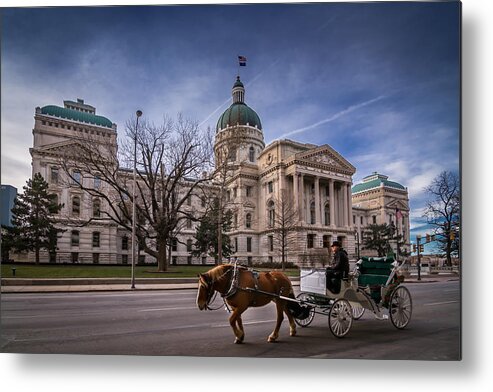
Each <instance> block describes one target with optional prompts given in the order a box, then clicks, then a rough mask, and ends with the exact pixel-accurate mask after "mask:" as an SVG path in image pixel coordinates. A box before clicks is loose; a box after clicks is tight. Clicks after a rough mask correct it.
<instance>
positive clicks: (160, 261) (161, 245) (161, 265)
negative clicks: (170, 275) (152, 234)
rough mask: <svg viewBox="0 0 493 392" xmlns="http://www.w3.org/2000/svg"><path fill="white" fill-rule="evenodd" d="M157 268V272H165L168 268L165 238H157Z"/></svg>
mask: <svg viewBox="0 0 493 392" xmlns="http://www.w3.org/2000/svg"><path fill="white" fill-rule="evenodd" d="M157 241H158V242H157V248H158V253H157V270H158V272H166V271H167V270H168V257H167V256H168V255H167V251H166V243H167V241H166V238H158V239H157Z"/></svg>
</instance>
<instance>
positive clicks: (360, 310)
mask: <svg viewBox="0 0 493 392" xmlns="http://www.w3.org/2000/svg"><path fill="white" fill-rule="evenodd" d="M351 308H352V309H353V320H359V319H360V318H361V317H363V314H364V313H365V308H364V307H363V306H361V305H360V304H358V303H355V304H354V305H351Z"/></svg>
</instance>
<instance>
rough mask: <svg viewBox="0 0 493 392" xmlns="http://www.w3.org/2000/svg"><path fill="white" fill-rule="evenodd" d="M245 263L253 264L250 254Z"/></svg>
mask: <svg viewBox="0 0 493 392" xmlns="http://www.w3.org/2000/svg"><path fill="white" fill-rule="evenodd" d="M247 264H248V266H251V265H252V264H253V258H252V256H248V257H247Z"/></svg>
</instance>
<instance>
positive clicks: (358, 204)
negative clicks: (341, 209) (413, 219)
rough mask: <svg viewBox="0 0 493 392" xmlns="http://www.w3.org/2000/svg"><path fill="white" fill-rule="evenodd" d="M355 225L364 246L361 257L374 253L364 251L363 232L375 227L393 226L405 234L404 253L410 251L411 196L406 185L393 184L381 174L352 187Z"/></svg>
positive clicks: (359, 239)
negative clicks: (375, 225)
mask: <svg viewBox="0 0 493 392" xmlns="http://www.w3.org/2000/svg"><path fill="white" fill-rule="evenodd" d="M352 202H353V225H354V228H355V230H356V233H358V235H357V240H358V242H359V243H360V247H361V252H360V254H361V255H371V254H372V252H371V251H368V250H363V249H362V245H361V243H362V238H363V237H362V236H363V229H364V228H365V227H367V226H368V225H371V224H379V225H381V224H384V223H386V224H389V225H391V224H393V225H395V228H396V230H397V233H398V234H400V235H402V238H403V242H404V245H403V246H402V250H403V251H406V252H410V248H411V239H410V221H409V195H408V191H407V188H406V187H404V186H403V185H401V184H399V183H397V182H394V181H390V180H389V177H388V176H385V175H382V174H379V173H377V172H374V173H372V174H371V175H369V176H367V177H365V178H363V182H362V183H360V184H356V185H354V186H353V188H352ZM373 253H374V252H373Z"/></svg>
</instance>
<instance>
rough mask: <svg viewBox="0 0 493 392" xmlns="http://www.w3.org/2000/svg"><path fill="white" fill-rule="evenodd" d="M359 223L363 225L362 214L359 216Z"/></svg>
mask: <svg viewBox="0 0 493 392" xmlns="http://www.w3.org/2000/svg"><path fill="white" fill-rule="evenodd" d="M359 223H360V225H361V226H363V217H362V216H360V217H359Z"/></svg>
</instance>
